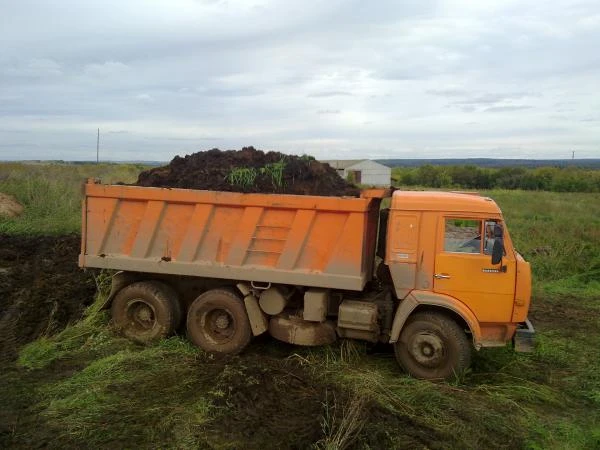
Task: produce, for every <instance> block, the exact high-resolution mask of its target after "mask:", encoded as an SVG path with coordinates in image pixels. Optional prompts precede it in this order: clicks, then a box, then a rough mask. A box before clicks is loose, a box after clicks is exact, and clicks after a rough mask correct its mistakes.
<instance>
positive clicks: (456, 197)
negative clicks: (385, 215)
mask: <svg viewBox="0 0 600 450" xmlns="http://www.w3.org/2000/svg"><path fill="white" fill-rule="evenodd" d="M392 209H397V210H409V211H448V212H473V213H487V214H502V212H501V211H500V208H498V205H497V204H496V202H495V201H494V200H492V199H491V198H489V197H483V196H481V195H479V194H477V193H464V192H441V191H395V192H394V194H393V196H392Z"/></svg>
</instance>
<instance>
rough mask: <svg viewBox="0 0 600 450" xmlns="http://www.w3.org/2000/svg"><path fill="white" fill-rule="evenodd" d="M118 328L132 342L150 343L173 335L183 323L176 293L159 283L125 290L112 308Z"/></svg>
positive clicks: (139, 283) (145, 284) (139, 285)
mask: <svg viewBox="0 0 600 450" xmlns="http://www.w3.org/2000/svg"><path fill="white" fill-rule="evenodd" d="M111 312H112V318H113V323H114V325H115V327H116V328H117V329H118V330H120V331H121V332H122V333H123V335H124V336H125V337H127V338H129V339H131V340H134V341H137V342H142V343H147V342H152V341H155V340H158V339H160V338H164V337H167V336H169V335H170V334H172V333H173V332H174V331H175V330H176V329H177V327H178V326H179V323H180V322H181V305H180V304H179V298H178V295H177V293H176V292H175V291H174V290H173V289H172V288H171V287H169V286H167V285H166V284H164V283H161V282H159V281H139V282H137V283H132V284H130V285H129V286H126V287H124V288H123V289H121V290H120V291H119V293H118V294H117V295H116V296H115V298H114V300H113V302H112V307H111Z"/></svg>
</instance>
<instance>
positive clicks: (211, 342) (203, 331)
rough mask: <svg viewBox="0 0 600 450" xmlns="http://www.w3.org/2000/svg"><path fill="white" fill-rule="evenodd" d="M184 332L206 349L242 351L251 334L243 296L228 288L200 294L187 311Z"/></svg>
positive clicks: (231, 351) (231, 352) (229, 351)
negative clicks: (185, 330) (185, 329)
mask: <svg viewBox="0 0 600 450" xmlns="http://www.w3.org/2000/svg"><path fill="white" fill-rule="evenodd" d="M187 334H188V337H189V339H190V340H191V341H192V342H193V343H194V344H196V345H197V346H198V347H200V348H201V349H203V350H206V351H207V352H211V353H228V354H236V353H239V352H241V351H242V350H243V349H244V348H245V347H246V346H247V345H248V344H249V343H250V339H251V337H252V329H251V327H250V321H249V320H248V315H247V314H246V307H245V306H244V302H243V300H242V299H241V298H240V297H239V296H238V295H236V294H235V293H234V292H232V291H230V290H228V289H212V290H210V291H207V292H205V293H204V294H202V295H200V296H199V297H198V298H197V299H196V300H194V301H193V302H192V304H191V306H190V309H189V311H188V315H187Z"/></svg>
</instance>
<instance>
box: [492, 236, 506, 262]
mask: <svg viewBox="0 0 600 450" xmlns="http://www.w3.org/2000/svg"><path fill="white" fill-rule="evenodd" d="M503 254H504V242H503V239H502V238H500V239H498V238H496V240H495V241H494V247H492V264H500V263H501V262H502V255H503Z"/></svg>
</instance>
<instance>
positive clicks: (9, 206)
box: [0, 192, 23, 217]
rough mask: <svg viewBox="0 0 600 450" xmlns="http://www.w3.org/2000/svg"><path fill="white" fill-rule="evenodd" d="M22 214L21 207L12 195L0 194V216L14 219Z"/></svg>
mask: <svg viewBox="0 0 600 450" xmlns="http://www.w3.org/2000/svg"><path fill="white" fill-rule="evenodd" d="M22 212H23V206H21V204H20V203H19V202H17V201H16V200H15V198H14V197H13V196H12V195H7V194H3V193H2V192H0V216H5V217H16V216H20V215H21V213H22Z"/></svg>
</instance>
